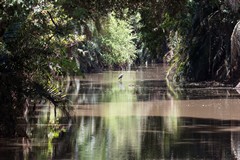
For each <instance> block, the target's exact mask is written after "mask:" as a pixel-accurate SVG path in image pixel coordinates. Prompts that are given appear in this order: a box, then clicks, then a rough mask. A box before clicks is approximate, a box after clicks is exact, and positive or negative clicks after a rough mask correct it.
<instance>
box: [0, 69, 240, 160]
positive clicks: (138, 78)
mask: <svg viewBox="0 0 240 160" xmlns="http://www.w3.org/2000/svg"><path fill="white" fill-rule="evenodd" d="M167 68H168V67H167V66H164V65H152V66H148V67H139V68H135V69H132V70H131V71H107V72H103V73H95V74H87V75H86V77H85V78H81V77H71V78H70V79H68V80H67V81H69V82H71V83H69V85H68V87H67V89H66V90H67V93H68V95H67V97H68V98H69V99H70V100H71V103H70V104H69V106H71V108H72V111H71V119H67V118H65V117H64V116H63V114H62V113H61V112H60V111H59V110H57V115H56V117H55V115H54V110H53V107H51V106H50V104H48V103H46V102H42V104H40V105H39V106H38V108H37V114H36V116H35V117H28V118H27V122H28V124H27V126H26V127H25V128H26V131H27V133H28V134H29V137H30V138H29V139H26V138H16V139H7V138H2V139H0V159H1V160H22V159H23V160H32V159H33V160H35V159H36V160H38V159H39V160H41V159H74V160H80V159H87V160H88V159H90V160H92V159H93V160H95V159H96V160H101V159H102V160H106V159H109V160H110V159H119V160H124V159H126V160H128V159H149V160H150V159H240V95H239V93H238V92H239V91H237V90H235V89H233V88H230V87H211V86H209V87H207V88H206V87H205V88H199V87H191V88H180V87H173V86H171V85H170V87H167V82H166V81H165V74H166V70H167ZM120 73H123V74H124V76H123V78H122V80H118V79H117V77H118V75H119V74H120Z"/></svg>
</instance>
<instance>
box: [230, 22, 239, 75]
mask: <svg viewBox="0 0 240 160" xmlns="http://www.w3.org/2000/svg"><path fill="white" fill-rule="evenodd" d="M231 68H232V78H233V79H240V75H239V73H240V21H239V22H238V23H237V24H236V25H235V27H234V29H233V32H232V36H231Z"/></svg>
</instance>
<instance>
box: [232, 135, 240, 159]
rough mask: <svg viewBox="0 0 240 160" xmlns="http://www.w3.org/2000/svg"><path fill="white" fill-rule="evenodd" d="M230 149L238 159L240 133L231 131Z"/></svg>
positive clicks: (239, 154) (239, 156)
mask: <svg viewBox="0 0 240 160" xmlns="http://www.w3.org/2000/svg"><path fill="white" fill-rule="evenodd" d="M231 149H232V152H233V155H234V157H235V158H236V159H237V160H240V133H239V132H231Z"/></svg>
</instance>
